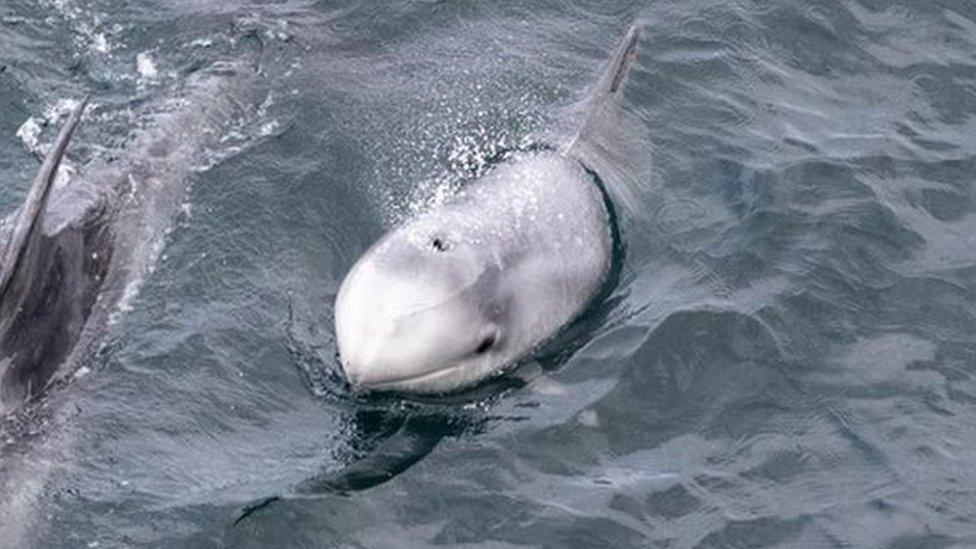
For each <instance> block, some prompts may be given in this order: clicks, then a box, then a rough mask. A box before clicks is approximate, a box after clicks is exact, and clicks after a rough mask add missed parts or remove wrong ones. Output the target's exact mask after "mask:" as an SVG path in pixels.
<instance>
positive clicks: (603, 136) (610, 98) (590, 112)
mask: <svg viewBox="0 0 976 549" xmlns="http://www.w3.org/2000/svg"><path fill="white" fill-rule="evenodd" d="M638 29H639V27H638V26H637V25H633V26H631V27H630V29H628V31H627V34H625V35H624V37H623V39H622V40H621V41H620V43H619V45H618V46H617V48H616V49H615V50H614V52H613V54H612V55H611V56H610V60H609V61H607V64H606V65H605V67H606V68H604V69H603V72H602V73H601V75H600V78H599V79H598V80H597V81H596V84H595V85H594V86H593V87H592V88H590V90H589V93H588V94H587V95H586V98H585V99H584V100H583V101H581V102H579V103H577V104H576V105H574V106H573V111H575V112H574V113H573V114H574V116H573V120H574V121H575V122H576V124H575V126H573V128H574V129H573V130H572V131H571V132H570V133H569V136H568V138H567V139H566V140H565V141H564V143H565V145H564V146H563V147H562V149H561V151H562V154H563V155H565V156H567V157H570V158H574V159H576V160H579V162H580V163H581V164H582V165H583V166H584V167H585V168H586V169H587V170H588V171H591V172H594V173H596V174H597V175H598V176H599V179H600V180H601V181H602V182H603V187H604V190H605V191H606V192H607V193H608V195H609V196H610V198H611V199H612V200H613V202H614V204H615V205H617V206H619V207H620V211H623V212H626V213H627V214H628V216H630V215H637V214H640V212H642V210H643V208H642V202H641V199H640V197H641V196H642V195H643V194H644V192H645V190H646V188H645V187H646V185H647V184H648V183H647V182H648V181H649V180H650V171H649V167H650V164H649V162H650V160H649V155H648V154H647V150H646V145H647V143H648V140H647V139H645V138H644V137H645V136H644V133H645V132H646V128H644V127H643V126H641V125H640V124H639V121H637V120H634V119H632V118H631V117H629V116H628V115H627V114H626V112H624V110H623V109H621V105H622V103H623V101H622V99H623V98H622V97H621V95H622V94H623V89H624V82H625V81H626V79H627V75H628V74H630V72H631V69H632V68H633V66H634V64H635V60H636V59H637V52H638V51H637V50H638V46H639V44H640V39H641V36H640V31H639V30H638Z"/></svg>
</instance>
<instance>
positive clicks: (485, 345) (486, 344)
mask: <svg viewBox="0 0 976 549" xmlns="http://www.w3.org/2000/svg"><path fill="white" fill-rule="evenodd" d="M494 346H495V336H493V335H490V336H488V337H486V338H484V339H482V340H481V343H479V344H478V348H477V349H475V350H474V353H475V354H476V355H480V354H484V353H487V352H488V350H489V349H491V348H492V347H494Z"/></svg>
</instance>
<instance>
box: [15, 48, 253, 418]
mask: <svg viewBox="0 0 976 549" xmlns="http://www.w3.org/2000/svg"><path fill="white" fill-rule="evenodd" d="M254 76H255V70H254V67H253V66H251V65H249V64H248V63H226V64H217V65H216V66H215V67H212V68H211V69H209V70H203V71H201V72H199V73H197V74H194V75H192V76H191V77H190V79H189V82H188V84H187V86H186V87H185V90H186V91H185V94H184V95H183V96H182V97H180V98H179V99H178V100H176V101H175V102H171V103H170V104H169V105H166V109H169V110H168V112H167V110H166V109H160V111H161V112H159V113H158V114H156V115H155V116H154V117H151V118H150V120H149V122H148V123H147V124H146V125H147V129H146V130H143V131H140V132H138V133H137V134H136V136H135V137H134V139H133V141H132V142H131V143H130V144H129V146H128V147H127V149H128V150H127V154H126V155H125V157H124V158H123V159H114V158H110V159H105V160H103V161H96V162H94V163H93V164H94V165H91V166H86V167H85V168H83V169H82V170H81V173H79V176H78V177H74V178H73V179H72V180H71V181H69V182H68V183H66V184H65V185H64V186H63V188H57V189H55V188H53V187H54V184H53V183H54V179H55V175H56V173H57V171H58V166H59V165H60V164H61V162H62V159H63V158H64V157H65V153H66V151H67V149H68V144H69V142H70V140H71V137H72V135H73V133H74V131H75V128H76V127H77V126H78V124H79V121H80V119H81V118H82V116H83V112H84V110H85V106H86V101H82V102H81V103H80V104H79V105H78V106H77V107H76V108H75V109H74V111H73V112H72V113H71V115H70V117H69V118H68V121H67V122H66V123H65V125H64V127H63V128H62V129H61V132H60V134H59V135H58V137H57V139H56V141H55V142H54V144H53V146H52V147H51V149H50V151H49V152H48V153H47V156H46V158H45V159H44V161H43V164H42V166H41V169H40V172H39V173H38V175H37V177H36V179H35V181H34V183H33V185H32V187H31V189H30V190H29V192H28V194H27V198H26V200H25V202H24V205H23V207H22V208H21V209H20V211H19V213H17V214H16V215H15V216H13V217H12V230H11V231H9V232H10V237H9V240H8V241H7V242H6V243H3V242H0V251H2V253H3V255H2V262H3V263H2V264H0V419H2V418H5V417H6V418H8V419H9V418H10V417H13V416H14V414H12V412H15V411H17V410H18V409H20V408H21V405H22V404H23V403H25V402H27V401H29V400H30V399H32V398H33V397H37V396H38V395H41V394H42V393H43V392H44V390H45V388H47V387H48V386H50V385H51V384H52V383H55V382H56V381H57V380H63V379H67V378H68V377H69V376H70V375H71V374H72V373H74V372H75V371H77V369H78V368H79V367H80V366H81V365H82V364H83V360H84V359H85V358H86V357H88V356H90V354H91V353H92V352H93V351H94V350H95V349H96V347H97V345H98V344H99V343H100V342H101V340H102V337H101V336H102V335H103V333H104V332H105V330H106V328H107V326H108V325H109V324H111V321H112V319H113V316H112V315H113V314H114V313H116V312H118V311H119V308H120V307H122V306H124V305H125V301H126V300H128V299H131V298H132V296H133V294H134V293H135V291H136V289H137V287H138V285H139V283H140V282H141V281H142V279H143V278H144V277H145V276H146V275H147V274H148V273H149V272H150V271H151V270H152V269H153V266H154V264H155V260H156V256H157V255H158V253H159V248H160V243H161V242H160V239H161V237H162V235H163V234H164V233H165V230H166V229H167V228H168V225H169V221H170V218H171V217H172V215H173V213H174V212H175V210H176V209H177V207H178V206H179V203H180V202H181V200H182V197H183V196H184V193H185V178H186V176H187V175H189V174H190V173H191V172H192V171H193V170H194V169H196V166H199V165H200V164H202V163H205V162H206V161H207V154H208V153H210V152H212V151H214V150H215V149H216V148H217V146H218V145H219V138H220V136H221V134H222V133H223V132H222V131H220V128H226V127H227V126H228V124H229V121H232V120H235V119H237V118H239V115H240V114H242V112H247V111H248V110H253V109H252V108H251V106H252V105H253V107H256V106H257V102H256V101H259V100H258V99H257V98H256V94H255V93H253V91H254V86H253V82H251V81H252V80H253V79H254ZM7 423H8V425H6V426H4V425H2V424H0V427H4V429H0V430H6V431H8V433H9V431H10V430H16V428H11V427H10V425H9V422H7ZM15 423H16V422H15Z"/></svg>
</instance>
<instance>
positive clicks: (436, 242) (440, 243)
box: [430, 237, 450, 252]
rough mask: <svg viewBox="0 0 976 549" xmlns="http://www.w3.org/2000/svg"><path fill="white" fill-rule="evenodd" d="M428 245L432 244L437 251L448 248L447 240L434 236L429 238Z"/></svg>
mask: <svg viewBox="0 0 976 549" xmlns="http://www.w3.org/2000/svg"><path fill="white" fill-rule="evenodd" d="M430 245H431V246H433V247H434V249H435V250H437V251H438V252H446V251H447V250H448V249H449V248H450V246H449V245H448V244H447V241H446V240H444V239H443V238H440V237H434V239H433V240H431V242H430Z"/></svg>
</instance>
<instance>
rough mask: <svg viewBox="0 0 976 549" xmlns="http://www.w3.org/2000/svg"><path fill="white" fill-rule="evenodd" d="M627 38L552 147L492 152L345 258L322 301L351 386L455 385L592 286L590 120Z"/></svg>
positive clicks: (598, 197)
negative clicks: (330, 295) (437, 201)
mask: <svg viewBox="0 0 976 549" xmlns="http://www.w3.org/2000/svg"><path fill="white" fill-rule="evenodd" d="M637 43H638V32H637V30H636V28H631V29H630V31H629V32H628V33H627V35H626V37H625V38H624V39H623V41H622V42H621V44H620V46H619V47H618V48H617V50H616V52H615V54H614V55H613V57H612V58H611V60H610V63H609V66H608V68H607V69H606V71H605V72H604V74H603V76H602V78H601V79H600V80H599V82H598V84H597V87H596V91H595V93H594V94H592V96H591V97H590V99H589V101H588V102H587V104H586V105H585V109H584V112H583V121H582V123H581V124H579V125H578V126H577V130H576V131H575V132H573V133H572V134H571V136H570V138H569V139H568V140H567V141H566V142H565V143H564V144H563V145H562V146H560V147H557V148H555V149H554V150H550V151H543V152H536V153H532V154H523V155H519V156H517V157H515V158H514V159H513V160H510V161H508V162H506V163H504V164H502V165H501V166H499V167H497V168H495V169H494V170H493V171H492V172H490V173H489V174H488V175H487V176H486V177H485V178H484V179H483V180H481V181H478V182H476V183H474V184H472V185H471V186H470V187H469V188H467V189H465V190H464V191H463V192H462V193H460V194H459V195H458V196H457V197H455V199H454V200H452V201H450V202H448V203H446V204H445V205H443V206H442V207H440V208H437V209H435V210H432V211H430V212H428V213H426V214H423V215H421V216H419V217H417V218H415V219H413V220H411V221H410V222H408V223H406V224H405V225H403V226H400V227H399V228H396V229H394V230H393V231H391V232H390V233H388V234H387V235H385V236H384V237H382V238H381V239H380V240H379V241H378V242H377V243H376V244H374V245H373V246H372V247H371V248H370V249H369V250H368V251H367V252H366V253H365V254H364V255H363V256H362V257H361V258H360V259H359V260H358V261H357V262H356V264H355V265H354V266H353V267H352V269H351V270H350V272H349V273H348V275H347V276H346V278H345V280H344V281H343V283H342V285H341V287H340V290H339V293H338V296H337V298H336V307H335V311H336V313H335V322H336V336H337V340H338V346H339V354H340V359H341V363H342V367H343V370H344V371H345V374H346V376H347V378H348V379H349V380H350V381H351V382H352V383H353V384H354V385H355V386H358V387H360V388H363V389H367V390H397V391H405V392H414V393H441V392H447V391H453V390H458V389H462V388H465V387H468V386H470V385H472V384H474V383H477V382H478V381H480V380H483V379H485V378H486V377H488V376H491V375H493V374H496V373H498V372H501V371H502V370H503V369H505V368H506V367H509V366H511V365H512V364H514V363H515V362H516V361H517V360H518V359H519V358H520V357H523V356H525V355H526V354H527V353H529V352H531V351H532V350H533V349H535V348H537V347H538V346H539V345H540V344H542V343H544V342H545V341H546V340H548V339H550V338H551V337H552V336H553V335H555V334H556V332H557V331H558V330H559V329H560V328H562V327H563V326H565V325H567V324H568V323H569V322H570V321H572V320H573V319H574V318H575V317H576V316H577V315H579V314H580V312H581V311H582V310H583V309H584V307H585V306H586V305H587V303H588V302H589V301H590V300H591V299H592V298H593V297H594V295H595V294H596V293H597V291H598V290H599V289H600V287H601V284H602V282H603V281H604V279H605V277H606V274H607V272H608V269H609V266H610V261H611V251H612V246H613V242H612V238H611V226H610V225H611V223H610V221H611V220H610V215H611V212H610V211H609V210H608V205H607V203H606V202H605V195H604V192H603V189H601V187H600V186H599V185H598V184H597V183H596V181H594V176H593V172H597V173H600V172H602V170H603V169H604V168H605V167H608V164H609V163H610V162H609V161H608V158H610V157H612V156H613V154H612V151H608V149H609V148H612V147H609V144H607V143H601V142H599V140H598V139H597V138H595V137H594V135H593V134H594V133H597V132H594V131H593V130H594V128H596V127H598V126H601V125H605V123H606V120H605V119H604V118H605V117H606V116H609V115H608V114H607V113H608V106H609V104H610V103H612V100H613V99H614V98H615V96H617V95H618V94H619V93H620V90H621V89H622V84H623V82H624V79H625V78H626V75H627V73H628V71H629V68H630V67H631V65H632V64H633V60H634V58H635V55H636V48H637ZM608 190H609V191H610V193H611V194H614V191H618V190H620V189H608ZM623 194H625V193H623Z"/></svg>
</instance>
